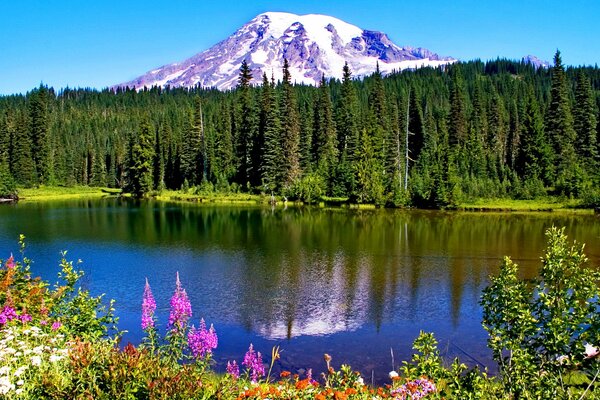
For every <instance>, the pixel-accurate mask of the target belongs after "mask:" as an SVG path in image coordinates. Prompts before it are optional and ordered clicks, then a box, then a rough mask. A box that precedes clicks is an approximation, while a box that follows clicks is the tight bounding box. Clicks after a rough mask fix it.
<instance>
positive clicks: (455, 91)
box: [448, 64, 468, 146]
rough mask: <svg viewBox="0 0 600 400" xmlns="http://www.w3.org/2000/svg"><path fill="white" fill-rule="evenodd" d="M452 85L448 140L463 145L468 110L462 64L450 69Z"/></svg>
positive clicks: (465, 135)
mask: <svg viewBox="0 0 600 400" xmlns="http://www.w3.org/2000/svg"><path fill="white" fill-rule="evenodd" d="M450 75H451V78H452V85H451V86H450V121H449V124H448V126H449V128H448V142H449V144H450V146H456V145H462V144H463V143H464V142H465V140H466V139H467V134H468V129H467V111H466V104H465V102H466V99H465V92H464V90H465V89H464V81H463V77H462V72H461V65H460V64H455V65H452V67H451V69H450Z"/></svg>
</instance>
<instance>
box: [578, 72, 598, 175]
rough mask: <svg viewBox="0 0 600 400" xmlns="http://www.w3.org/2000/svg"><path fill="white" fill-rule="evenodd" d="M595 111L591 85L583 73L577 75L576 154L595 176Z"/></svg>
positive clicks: (596, 164) (596, 158) (596, 152)
mask: <svg viewBox="0 0 600 400" xmlns="http://www.w3.org/2000/svg"><path fill="white" fill-rule="evenodd" d="M596 115H597V109H596V104H595V102H594V94H593V92H592V85H591V84H590V80H589V79H588V78H587V76H586V75H585V73H584V72H583V71H580V72H579V74H577V87H576V90H575V109H574V112H573V119H574V128H575V132H576V134H577V154H578V155H579V156H580V157H582V158H583V161H584V165H585V166H586V167H587V168H588V171H589V172H591V173H595V174H597V172H598V171H597V168H598V162H599V161H600V160H599V159H598V142H597V131H596V129H597V124H598V121H597V119H596Z"/></svg>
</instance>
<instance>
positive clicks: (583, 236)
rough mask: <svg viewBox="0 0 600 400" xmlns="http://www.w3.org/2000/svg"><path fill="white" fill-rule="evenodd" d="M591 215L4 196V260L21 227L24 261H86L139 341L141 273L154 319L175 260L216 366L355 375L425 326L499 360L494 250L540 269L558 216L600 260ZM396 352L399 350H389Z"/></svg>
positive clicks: (37, 267) (465, 349)
mask: <svg viewBox="0 0 600 400" xmlns="http://www.w3.org/2000/svg"><path fill="white" fill-rule="evenodd" d="M599 222H600V219H599V217H598V216H594V215H588V214H586V215H583V214H564V213H523V214H509V213H460V212H440V211H418V210H409V211H405V210H349V209H319V208H288V209H283V208H275V209H271V208H268V207H267V208H261V207H226V206H218V207H211V206H204V205H203V206H198V205H195V204H181V203H166V202H152V201H148V202H136V201H132V200H125V199H116V198H110V199H101V200H77V201H65V202H46V203H21V204H16V205H2V206H0V258H3V259H6V258H7V257H8V256H9V255H10V252H13V253H15V254H17V253H18V243H17V241H18V236H19V234H20V233H23V234H25V235H26V236H27V256H28V257H30V258H32V259H33V260H34V264H33V266H32V271H33V272H34V274H36V275H40V276H42V277H43V278H45V279H49V280H50V281H51V282H55V281H56V274H57V272H58V270H59V267H58V261H59V258H60V254H59V253H60V251H61V250H68V258H69V259H72V260H75V261H76V260H78V259H81V260H83V263H82V264H81V268H82V269H83V270H84V271H85V273H86V275H85V277H84V279H83V285H84V287H85V288H87V289H89V290H90V291H91V292H92V293H93V294H101V293H105V294H106V298H108V299H115V300H116V307H117V313H118V315H119V317H120V325H119V326H120V328H121V329H124V330H127V331H128V332H127V333H126V334H125V335H124V342H127V341H131V342H133V343H139V341H140V339H141V334H142V332H141V328H140V327H139V324H140V308H141V299H142V292H143V289H144V282H145V279H146V278H148V280H149V282H150V285H151V287H152V290H153V292H154V296H155V298H156V302H157V305H158V310H157V311H158V318H159V324H160V325H161V326H162V327H163V328H164V327H165V325H166V323H167V320H168V312H169V309H168V307H169V299H170V297H171V295H172V293H173V290H174V288H175V275H176V272H179V275H180V278H181V282H182V285H183V287H184V288H185V289H186V291H187V293H188V295H189V297H190V300H191V303H192V309H193V321H194V323H195V324H196V325H197V324H198V321H199V319H200V318H201V317H202V318H204V319H205V320H206V321H207V322H208V323H209V324H210V323H213V324H214V326H215V328H216V330H217V333H218V335H219V347H218V349H217V350H216V353H215V359H216V361H217V366H216V368H217V369H218V370H223V369H224V365H225V364H226V362H227V360H233V359H236V360H238V363H239V362H241V360H242V358H243V355H244V352H245V351H246V350H247V348H248V345H249V343H251V342H252V343H253V344H254V346H255V348H256V349H257V350H259V351H261V352H262V353H263V355H264V356H265V358H267V359H268V358H269V355H270V352H271V348H272V346H274V345H280V346H281V349H282V357H281V361H280V363H278V365H277V370H279V369H286V370H291V371H292V372H296V371H297V370H299V369H307V368H313V369H314V370H315V371H322V370H323V368H324V362H323V354H324V353H328V354H331V355H332V357H333V365H334V366H336V367H337V366H339V365H340V364H341V363H349V364H351V365H352V366H353V367H354V368H356V369H358V370H360V371H361V372H362V374H363V376H364V377H365V381H369V382H370V380H371V378H374V380H375V381H376V382H382V381H385V379H386V377H387V373H388V372H389V371H390V370H391V368H392V362H393V363H394V366H395V367H398V365H399V364H400V363H401V361H402V360H406V359H408V358H409V357H410V355H411V354H412V350H411V346H412V342H413V340H414V339H415V338H416V337H417V335H418V334H419V331H420V330H425V331H432V332H434V333H435V335H436V338H437V339H438V341H439V342H440V346H439V347H440V350H441V352H442V354H443V355H445V356H447V357H449V358H453V357H455V356H459V357H460V358H461V360H462V361H463V362H465V363H467V364H470V365H477V364H483V365H486V366H489V367H490V368H491V370H492V371H494V370H495V368H494V367H493V362H492V361H491V356H490V352H489V351H488V350H487V347H486V339H487V336H486V332H485V331H484V330H483V328H482V327H481V309H480V306H479V303H478V302H479V297H480V293H481V291H482V289H483V288H484V287H485V286H486V285H487V279H488V276H489V275H490V274H494V273H496V272H497V270H498V266H499V264H500V261H501V259H502V257H503V256H504V255H510V256H512V258H513V259H514V260H515V261H516V262H517V263H518V264H519V265H521V267H522V275H523V276H524V277H532V276H535V274H536V272H537V268H538V267H539V258H540V256H541V255H542V250H543V249H544V247H545V237H544V231H545V230H546V229H547V228H549V227H550V226H552V225H557V226H565V227H566V232H567V234H568V235H569V238H570V239H576V240H577V241H580V242H585V243H587V245H586V254H587V256H588V257H589V258H590V259H591V262H592V264H593V265H598V264H600V262H599V261H600V223H599ZM392 352H393V355H394V357H393V359H392Z"/></svg>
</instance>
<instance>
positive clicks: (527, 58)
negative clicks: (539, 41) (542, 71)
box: [522, 54, 552, 68]
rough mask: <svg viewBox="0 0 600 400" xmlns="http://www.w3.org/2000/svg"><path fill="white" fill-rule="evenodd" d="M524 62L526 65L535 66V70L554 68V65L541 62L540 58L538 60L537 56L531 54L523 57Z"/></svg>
mask: <svg viewBox="0 0 600 400" xmlns="http://www.w3.org/2000/svg"><path fill="white" fill-rule="evenodd" d="M522 61H523V62H524V63H526V64H531V65H533V66H534V67H535V68H540V67H541V68H550V67H551V66H552V64H550V63H549V62H548V61H543V60H540V59H539V58H537V57H536V56H532V55H531V54H530V55H527V56H525V57H523V58H522Z"/></svg>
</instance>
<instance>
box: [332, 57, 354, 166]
mask: <svg viewBox="0 0 600 400" xmlns="http://www.w3.org/2000/svg"><path fill="white" fill-rule="evenodd" d="M337 110H338V113H337V125H336V126H337V134H338V140H337V142H338V149H339V154H340V156H341V158H342V159H344V160H347V161H348V162H352V161H353V160H354V158H355V156H356V155H357V153H358V132H359V130H358V119H359V112H358V97H357V95H356V90H355V88H354V83H353V81H352V72H351V71H350V67H349V66H348V63H345V64H344V69H343V76H342V91H341V95H340V101H339V104H338V106H337Z"/></svg>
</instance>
